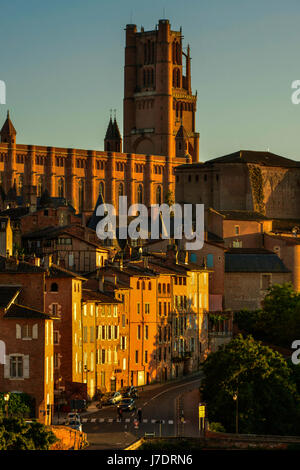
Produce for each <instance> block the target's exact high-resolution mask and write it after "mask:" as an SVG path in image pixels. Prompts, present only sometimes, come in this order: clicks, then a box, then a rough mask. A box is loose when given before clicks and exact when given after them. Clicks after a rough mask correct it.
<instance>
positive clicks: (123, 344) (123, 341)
mask: <svg viewBox="0 0 300 470" xmlns="http://www.w3.org/2000/svg"><path fill="white" fill-rule="evenodd" d="M120 348H121V349H122V351H124V350H125V349H126V336H121V337H120Z"/></svg>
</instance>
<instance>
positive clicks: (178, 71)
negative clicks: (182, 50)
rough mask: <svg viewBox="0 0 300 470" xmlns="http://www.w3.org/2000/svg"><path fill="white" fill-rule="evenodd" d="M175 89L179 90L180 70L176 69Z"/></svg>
mask: <svg viewBox="0 0 300 470" xmlns="http://www.w3.org/2000/svg"><path fill="white" fill-rule="evenodd" d="M176 86H177V88H180V70H179V69H177V80H176Z"/></svg>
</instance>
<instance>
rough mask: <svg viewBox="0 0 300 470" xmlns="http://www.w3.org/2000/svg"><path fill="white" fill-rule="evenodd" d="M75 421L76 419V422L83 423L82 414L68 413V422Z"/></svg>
mask: <svg viewBox="0 0 300 470" xmlns="http://www.w3.org/2000/svg"><path fill="white" fill-rule="evenodd" d="M74 419H75V421H79V422H81V417H80V414H79V413H75V412H72V413H68V416H67V421H71V420H74Z"/></svg>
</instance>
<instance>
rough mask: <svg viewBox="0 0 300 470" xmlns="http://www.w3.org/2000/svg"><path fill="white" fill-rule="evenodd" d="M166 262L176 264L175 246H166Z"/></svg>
mask: <svg viewBox="0 0 300 470" xmlns="http://www.w3.org/2000/svg"><path fill="white" fill-rule="evenodd" d="M166 261H167V262H169V263H176V264H177V263H178V251H177V247H176V246H175V245H168V246H167V251H166Z"/></svg>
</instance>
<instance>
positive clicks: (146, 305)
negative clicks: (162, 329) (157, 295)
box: [145, 303, 150, 313]
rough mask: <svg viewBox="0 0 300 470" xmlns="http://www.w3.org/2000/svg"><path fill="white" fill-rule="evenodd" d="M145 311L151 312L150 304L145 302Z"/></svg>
mask: <svg viewBox="0 0 300 470" xmlns="http://www.w3.org/2000/svg"><path fill="white" fill-rule="evenodd" d="M145 313H150V304H148V303H147V304H145Z"/></svg>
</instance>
